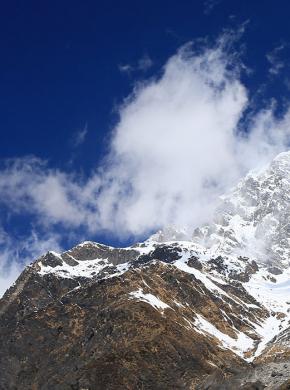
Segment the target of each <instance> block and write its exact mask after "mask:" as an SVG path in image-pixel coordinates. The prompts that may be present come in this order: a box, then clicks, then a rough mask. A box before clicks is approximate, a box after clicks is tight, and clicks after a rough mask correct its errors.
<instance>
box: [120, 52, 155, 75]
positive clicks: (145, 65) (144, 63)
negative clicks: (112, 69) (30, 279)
mask: <svg viewBox="0 0 290 390" xmlns="http://www.w3.org/2000/svg"><path fill="white" fill-rule="evenodd" d="M152 66H153V60H152V59H151V58H150V57H149V55H148V54H144V55H143V57H141V58H140V59H139V60H138V61H137V63H136V64H121V65H119V66H118V67H119V71H120V72H121V73H127V74H128V75H130V74H131V73H133V72H136V71H139V72H146V71H147V70H148V69H150V68H151V67H152Z"/></svg>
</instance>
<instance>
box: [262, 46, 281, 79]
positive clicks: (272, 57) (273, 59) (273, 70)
mask: <svg viewBox="0 0 290 390" xmlns="http://www.w3.org/2000/svg"><path fill="white" fill-rule="evenodd" d="M284 49H285V45H283V44H282V45H280V46H277V47H275V48H274V49H273V50H272V51H271V52H269V53H268V54H267V55H266V58H267V60H268V62H269V63H270V68H269V73H270V74H272V75H278V74H279V73H280V72H281V70H282V69H284V68H285V63H284V61H282V59H281V58H280V57H281V52H282V51H283V50H284Z"/></svg>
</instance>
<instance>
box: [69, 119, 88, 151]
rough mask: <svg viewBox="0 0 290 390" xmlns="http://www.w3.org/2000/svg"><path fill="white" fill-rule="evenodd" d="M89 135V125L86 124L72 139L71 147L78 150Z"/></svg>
mask: <svg viewBox="0 0 290 390" xmlns="http://www.w3.org/2000/svg"><path fill="white" fill-rule="evenodd" d="M87 134H88V124H87V123H86V124H85V126H84V127H83V128H82V129H80V130H78V131H76V132H75V133H74V134H73V136H72V138H71V146H72V147H73V148H77V147H78V146H80V145H82V144H83V143H84V142H85V139H86V136H87Z"/></svg>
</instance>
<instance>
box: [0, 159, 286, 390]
mask: <svg viewBox="0 0 290 390" xmlns="http://www.w3.org/2000/svg"><path fill="white" fill-rule="evenodd" d="M289 186H290V154H289V153H284V154H281V155H279V156H277V158H276V159H274V161H273V162H272V163H271V164H270V166H269V167H268V168H267V169H266V170H264V171H263V172H260V173H257V174H249V175H248V176H247V177H246V178H245V179H243V180H242V181H241V182H240V183H239V184H238V186H237V187H236V188H235V189H233V190H232V192H231V193H230V194H229V195H227V196H225V197H223V198H222V200H221V203H220V205H219V207H218V209H217V212H216V215H215V218H214V220H213V222H212V223H211V224H208V225H206V226H203V227H201V228H199V229H197V230H196V231H195V232H194V238H193V239H192V240H189V239H188V237H187V235H186V232H185V231H183V230H179V231H175V230H174V229H167V230H165V231H163V232H159V233H157V234H156V235H154V236H152V237H151V238H150V239H148V240H147V241H145V242H143V243H139V244H135V245H133V246H131V247H128V248H113V247H109V246H105V245H101V244H98V243H94V242H89V241H87V242H84V243H82V244H80V245H77V246H76V247H74V248H72V249H71V250H69V251H66V252H64V253H56V252H48V253H47V254H46V255H44V256H42V257H40V258H39V259H37V260H36V261H35V262H33V263H32V264H31V265H30V266H28V267H27V268H26V269H25V270H24V272H23V273H22V274H21V275H20V277H19V279H18V280H17V282H16V283H15V284H14V285H13V286H12V287H11V288H10V289H9V290H8V291H7V292H6V293H5V295H4V297H3V298H2V300H1V301H0V343H1V350H0V389H1V390H2V389H3V390H4V389H5V390H6V389H83V390H84V389H90V390H92V389H120V388H122V389H123V388H124V389H139V388H140V389H239V388H241V389H262V388H267V389H283V388H284V389H287V388H290V387H289V386H290V385H289V383H290V370H289V369H288V365H289V367H290V267H289V260H288V259H289V257H288V254H289V248H290V245H289V234H288V231H290V229H288V216H289V213H290V203H289V200H290V199H289V196H290V195H289V194H290V192H289V191H288V190H289V189H290V187H289ZM262 240H264V241H263V242H264V244H263V245H258V244H257V243H260V242H261V241H262ZM288 385H289V386H288ZM287 386H288V387H287Z"/></svg>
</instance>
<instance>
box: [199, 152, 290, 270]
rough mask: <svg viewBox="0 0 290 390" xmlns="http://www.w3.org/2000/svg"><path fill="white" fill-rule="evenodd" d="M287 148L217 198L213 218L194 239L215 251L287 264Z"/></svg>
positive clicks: (289, 193) (289, 215)
mask: <svg viewBox="0 0 290 390" xmlns="http://www.w3.org/2000/svg"><path fill="white" fill-rule="evenodd" d="M289 221H290V152H285V153H281V154H279V155H278V156H277V157H276V158H275V159H274V160H273V161H272V162H271V164H270V165H269V166H268V167H266V168H265V169H264V170H262V171H259V172H250V173H249V174H248V175H247V176H246V177H245V178H243V179H242V180H240V182H239V183H238V184H237V186H236V187H234V188H233V189H232V190H231V191H230V192H229V193H228V194H226V195H224V196H222V197H221V199H220V203H219V205H218V207H217V209H216V212H215V215H214V218H213V221H212V222H211V223H209V224H207V225H205V226H203V227H201V228H198V229H196V230H195V232H194V235H193V241H195V242H198V243H201V244H203V245H205V246H206V247H207V248H211V250H212V251H213V252H214V253H219V254H224V253H227V254H229V253H232V254H242V255H243V256H249V257H253V258H256V259H257V260H258V261H260V262H271V263H280V264H283V265H285V266H286V265H288V264H289V260H288V259H289V255H290V222H289Z"/></svg>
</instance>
